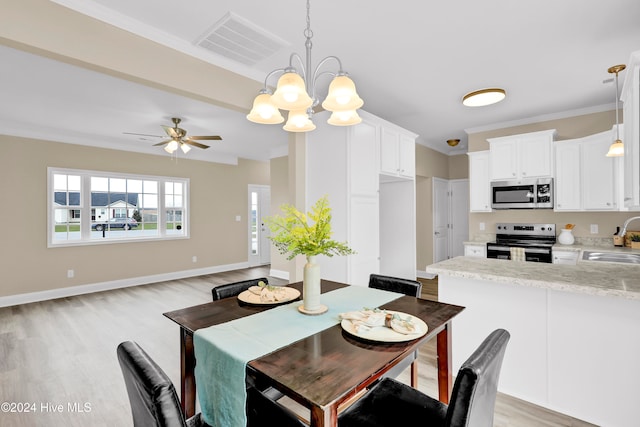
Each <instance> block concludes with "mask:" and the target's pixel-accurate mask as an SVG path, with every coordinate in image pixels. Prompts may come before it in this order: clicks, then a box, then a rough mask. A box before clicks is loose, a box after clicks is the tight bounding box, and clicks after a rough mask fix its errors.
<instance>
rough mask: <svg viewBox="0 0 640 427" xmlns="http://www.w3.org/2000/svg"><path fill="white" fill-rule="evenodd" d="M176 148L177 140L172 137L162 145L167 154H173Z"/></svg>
mask: <svg viewBox="0 0 640 427" xmlns="http://www.w3.org/2000/svg"><path fill="white" fill-rule="evenodd" d="M177 149H178V141H176V140H175V139H172V140H171V141H169V143H168V144H167V145H166V146H165V147H164V151H166V152H167V153H169V154H173V153H174V152H175V151H176V150H177Z"/></svg>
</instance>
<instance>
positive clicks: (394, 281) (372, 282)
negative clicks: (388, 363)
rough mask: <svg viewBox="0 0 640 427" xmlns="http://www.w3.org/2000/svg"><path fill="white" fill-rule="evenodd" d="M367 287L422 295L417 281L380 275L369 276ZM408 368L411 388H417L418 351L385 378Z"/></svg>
mask: <svg viewBox="0 0 640 427" xmlns="http://www.w3.org/2000/svg"><path fill="white" fill-rule="evenodd" d="M369 287H370V288H375V289H382V290H384V291H391V292H398V293H401V294H405V295H408V296H410V297H417V298H419V297H420V295H421V293H422V283H420V282H419V281H417V280H410V279H403V278H400V277H393V276H383V275H381V274H370V275H369ZM408 366H411V386H412V387H416V388H417V387H418V350H416V351H414V352H413V354H412V355H410V356H407V357H406V358H405V359H404V360H403V361H402V362H400V363H398V364H397V365H396V366H394V367H393V368H391V369H390V370H389V371H388V372H387V373H386V374H385V377H391V378H396V377H397V376H398V375H400V374H401V373H402V372H404V370H405V369H407V367H408Z"/></svg>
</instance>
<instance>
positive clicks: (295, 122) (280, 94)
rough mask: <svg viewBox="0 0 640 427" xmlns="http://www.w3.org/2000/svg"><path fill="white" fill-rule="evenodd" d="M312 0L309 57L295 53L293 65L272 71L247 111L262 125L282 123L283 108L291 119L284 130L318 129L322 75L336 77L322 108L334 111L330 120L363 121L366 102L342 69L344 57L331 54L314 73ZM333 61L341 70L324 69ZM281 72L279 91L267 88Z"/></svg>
mask: <svg viewBox="0 0 640 427" xmlns="http://www.w3.org/2000/svg"><path fill="white" fill-rule="evenodd" d="M309 9H310V0H307V27H306V29H305V31H304V35H305V37H306V43H305V48H306V58H305V60H306V61H304V62H303V60H302V58H301V57H300V56H299V55H298V54H297V53H293V54H291V56H290V58H289V66H288V67H286V68H282V69H277V70H274V71H271V72H270V73H269V74H267V77H266V78H265V81H264V88H263V89H262V90H261V91H260V93H259V94H258V96H257V97H256V98H255V99H254V101H253V108H252V109H251V111H250V112H249V114H247V119H248V120H249V121H252V122H254V123H260V124H278V123H282V122H283V121H284V118H283V117H282V115H281V113H280V111H279V110H284V111H288V112H289V113H288V117H287V122H286V123H285V125H284V126H283V129H284V130H286V131H289V132H308V131H311V130H314V129H315V128H316V126H315V125H314V124H313V121H312V119H311V117H312V116H313V112H314V108H315V107H317V106H318V105H320V99H318V96H317V93H316V84H317V83H318V80H319V79H320V78H321V77H325V76H333V79H332V80H331V83H330V84H329V89H328V93H327V96H326V98H325V100H324V101H323V102H322V104H321V105H322V108H324V109H325V110H327V111H330V112H332V114H331V117H330V118H329V120H327V123H329V124H331V125H334V126H351V125H355V124H358V123H360V122H361V121H362V119H361V118H360V116H358V113H357V111H356V110H357V109H359V108H361V107H362V106H363V105H364V101H363V100H362V99H361V98H360V96H358V93H357V91H356V85H355V83H354V82H353V80H351V78H349V76H348V74H347V73H346V72H345V71H344V70H343V69H342V63H341V62H340V59H338V58H337V57H335V56H327V57H326V58H324V59H323V60H322V61H320V63H319V64H318V65H317V66H316V67H315V69H314V70H313V72H311V70H312V69H311V49H312V47H313V46H312V43H311V38H312V37H313V32H312V31H311V24H310V18H309ZM294 60H297V61H298V62H299V65H300V70H301V71H300V72H298V69H296V68H295V67H294V66H293V63H294ZM329 61H335V62H336V63H337V64H338V71H335V72H332V71H321V69H322V68H323V67H324V65H325V64H327V63H328V62H329ZM277 74H281V75H280V77H279V79H278V83H277V85H276V90H275V92H273V94H272V93H271V91H270V90H269V88H268V87H267V84H268V80H269V78H271V77H272V76H275V75H277Z"/></svg>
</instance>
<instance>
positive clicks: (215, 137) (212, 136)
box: [187, 135, 222, 141]
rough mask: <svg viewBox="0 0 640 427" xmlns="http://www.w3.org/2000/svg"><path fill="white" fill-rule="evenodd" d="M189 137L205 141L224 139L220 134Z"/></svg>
mask: <svg viewBox="0 0 640 427" xmlns="http://www.w3.org/2000/svg"><path fill="white" fill-rule="evenodd" d="M187 139H195V140H203V141H222V137H221V136H219V135H208V136H189V137H187Z"/></svg>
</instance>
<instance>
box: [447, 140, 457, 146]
mask: <svg viewBox="0 0 640 427" xmlns="http://www.w3.org/2000/svg"><path fill="white" fill-rule="evenodd" d="M459 143H460V140H459V139H447V144H449V146H451V147H455V146H456V145H458V144H459Z"/></svg>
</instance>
